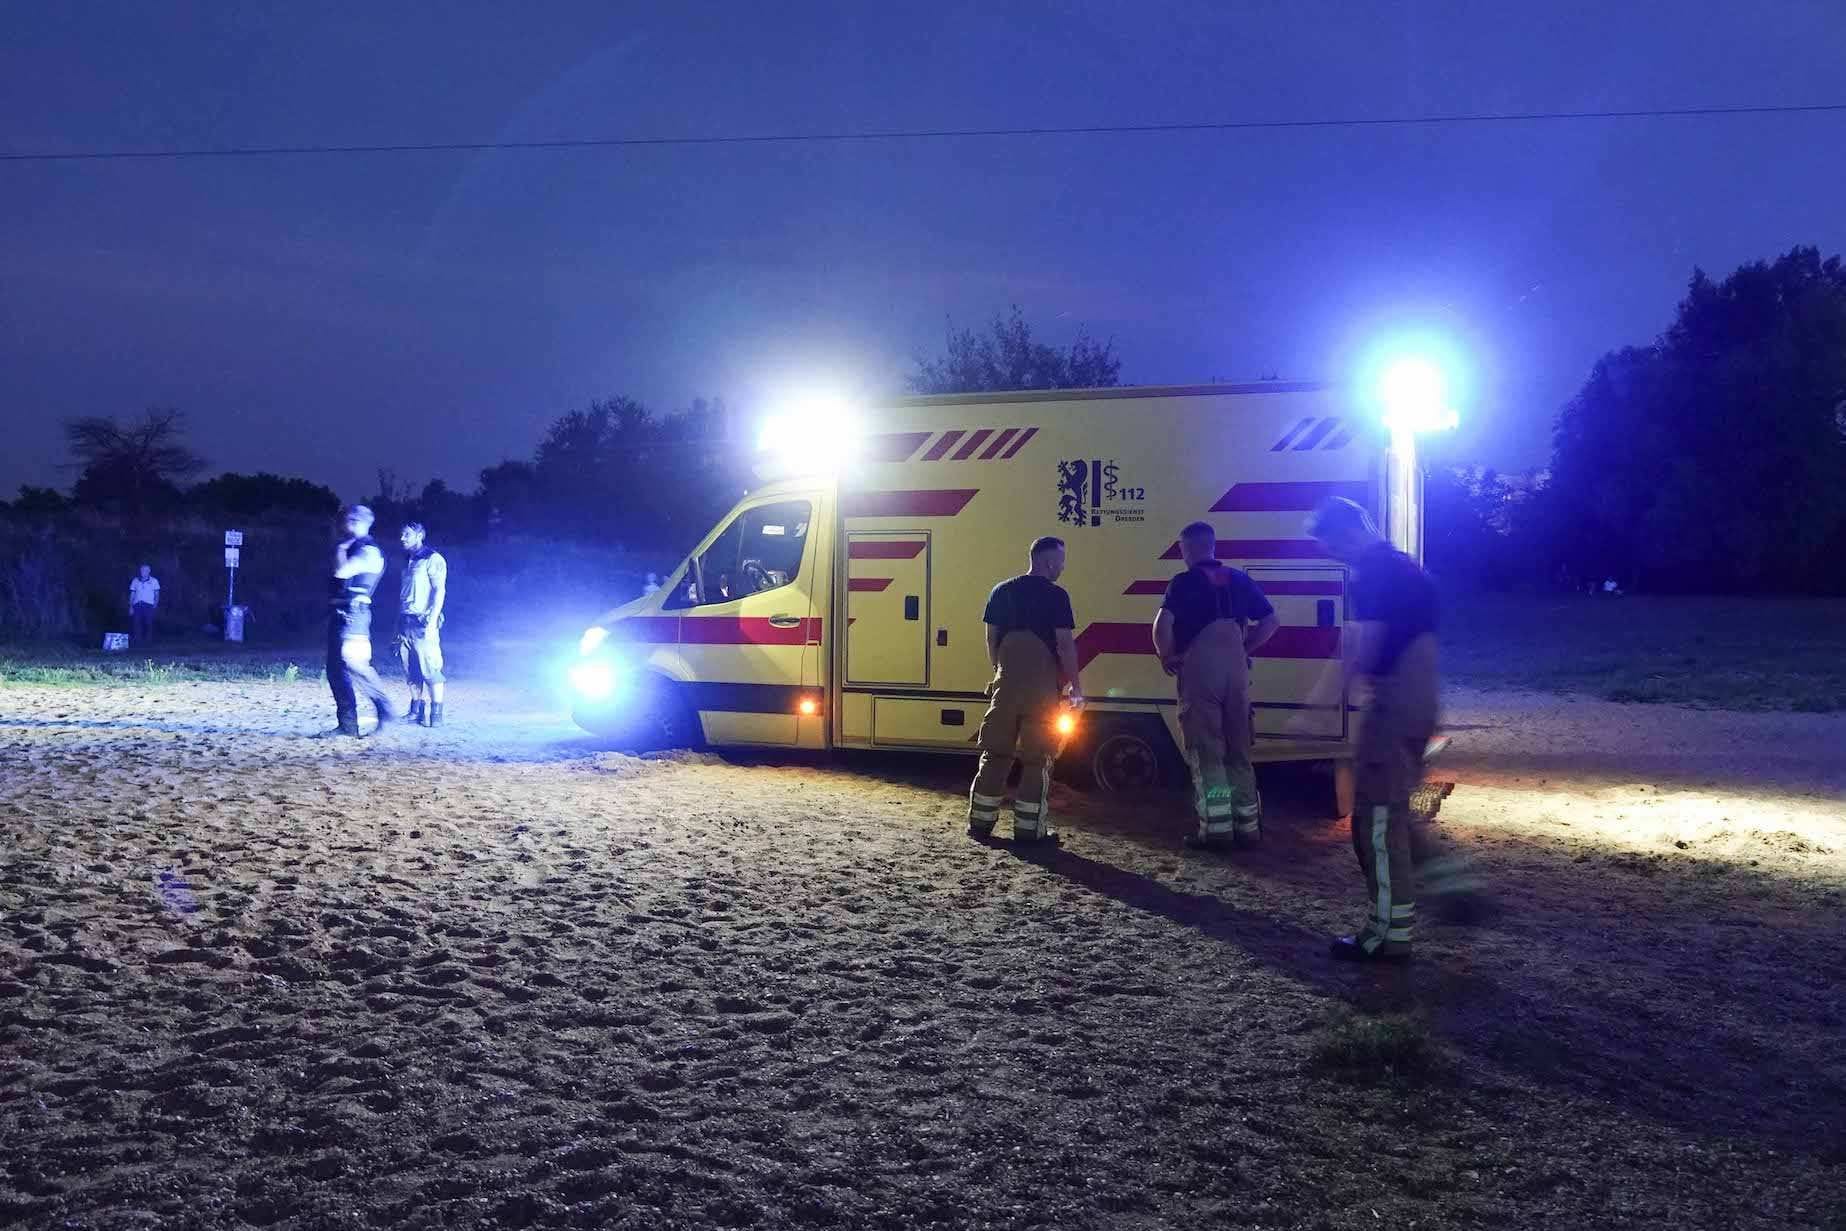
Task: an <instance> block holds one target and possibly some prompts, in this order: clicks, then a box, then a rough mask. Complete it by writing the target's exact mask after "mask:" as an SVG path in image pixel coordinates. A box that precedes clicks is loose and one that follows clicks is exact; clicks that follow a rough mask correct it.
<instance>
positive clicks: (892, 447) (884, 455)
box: [865, 432, 931, 462]
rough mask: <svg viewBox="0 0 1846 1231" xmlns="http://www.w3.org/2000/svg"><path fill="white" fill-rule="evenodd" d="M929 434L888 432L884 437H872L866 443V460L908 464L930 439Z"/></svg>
mask: <svg viewBox="0 0 1846 1231" xmlns="http://www.w3.org/2000/svg"><path fill="white" fill-rule="evenodd" d="M930 435H931V433H929V432H887V433H885V434H884V435H882V436H870V437H867V438H866V442H865V460H866V461H868V462H907V461H909V460H910V457H911V455H912V454H913V453H915V452H916V451H917V450H918V449H920V448H922V447H923V442H924V441H926V440H928V439H929V438H930Z"/></svg>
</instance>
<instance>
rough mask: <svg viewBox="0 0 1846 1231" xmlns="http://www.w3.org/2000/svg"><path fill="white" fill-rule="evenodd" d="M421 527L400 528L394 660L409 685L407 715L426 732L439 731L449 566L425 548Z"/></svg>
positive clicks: (410, 524) (425, 534) (417, 525)
mask: <svg viewBox="0 0 1846 1231" xmlns="http://www.w3.org/2000/svg"><path fill="white" fill-rule="evenodd" d="M426 537H428V532H427V531H425V530H424V528H423V523H422V522H416V521H413V522H406V523H405V524H404V528H403V530H402V531H400V532H399V533H398V536H397V541H398V542H399V543H401V544H403V547H404V551H405V556H404V575H403V579H402V581H401V582H400V583H399V586H398V617H397V620H398V628H397V656H398V661H400V662H402V663H403V664H404V678H405V679H406V680H408V681H409V682H410V712H409V713H408V714H405V715H404V717H405V718H407V719H408V720H410V721H411V722H419V723H422V724H423V725H424V726H426V727H439V726H441V725H442V683H443V676H442V609H443V604H444V603H446V602H447V601H448V597H449V562H448V561H447V560H444V559H443V558H442V553H441V552H439V551H437V550H435V549H434V548H432V547H430V546H428V545H427V544H426V543H425V542H424V539H425V538H426Z"/></svg>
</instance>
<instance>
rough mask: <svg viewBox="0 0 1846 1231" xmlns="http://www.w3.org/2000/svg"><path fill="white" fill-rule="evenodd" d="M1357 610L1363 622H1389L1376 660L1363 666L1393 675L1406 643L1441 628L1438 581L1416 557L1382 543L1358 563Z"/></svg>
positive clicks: (1354, 586) (1354, 575)
mask: <svg viewBox="0 0 1846 1231" xmlns="http://www.w3.org/2000/svg"><path fill="white" fill-rule="evenodd" d="M1352 612H1353V617H1354V618H1355V619H1357V620H1359V621H1361V622H1365V621H1376V622H1377V623H1380V624H1383V625H1384V626H1385V628H1384V636H1383V637H1381V638H1379V640H1378V644H1377V645H1376V646H1375V647H1374V648H1373V650H1372V655H1371V658H1372V661H1371V662H1369V663H1362V664H1360V668H1359V669H1360V670H1361V671H1363V672H1364V673H1365V674H1367V675H1388V674H1390V672H1391V669H1392V668H1393V667H1395V666H1397V660H1398V658H1399V657H1400V656H1401V655H1402V654H1403V652H1404V647H1405V646H1407V645H1409V644H1410V643H1411V642H1412V641H1415V640H1416V639H1417V638H1418V637H1421V636H1422V635H1423V634H1424V633H1433V632H1435V631H1436V585H1435V583H1434V582H1432V581H1431V580H1430V579H1429V575H1428V574H1427V573H1425V572H1424V571H1423V570H1422V568H1421V567H1420V566H1418V564H1417V562H1416V561H1415V560H1412V559H1411V558H1410V557H1409V556H1407V555H1405V554H1404V553H1403V552H1401V551H1399V550H1397V548H1395V547H1393V546H1391V545H1390V544H1389V543H1379V544H1377V545H1375V546H1373V547H1368V548H1367V549H1366V551H1365V554H1364V555H1362V556H1360V557H1359V559H1358V560H1357V561H1356V562H1355V563H1354V565H1353V573H1352Z"/></svg>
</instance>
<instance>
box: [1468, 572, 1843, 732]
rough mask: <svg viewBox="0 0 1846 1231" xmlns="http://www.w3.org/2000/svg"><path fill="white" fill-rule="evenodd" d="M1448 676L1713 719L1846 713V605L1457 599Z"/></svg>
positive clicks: (1476, 684) (1791, 601)
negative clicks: (1717, 714)
mask: <svg viewBox="0 0 1846 1231" xmlns="http://www.w3.org/2000/svg"><path fill="white" fill-rule="evenodd" d="M1442 654H1443V670H1444V675H1445V676H1446V677H1447V678H1448V679H1449V680H1451V681H1453V682H1455V683H1459V684H1467V685H1471V686H1473V687H1476V688H1517V689H1526V690H1531V691H1538V692H1556V693H1579V694H1582V695H1584V696H1589V697H1596V698H1599V699H1601V700H1605V701H1626V702H1669V703H1673V704H1679V705H1694V706H1700V707H1703V708H1707V709H1732V710H1796V711H1801V712H1805V713H1832V712H1835V711H1838V710H1842V709H1846V601H1843V600H1829V599H1762V598H1655V597H1623V598H1600V597H1593V596H1590V595H1537V596H1530V595H1465V594H1464V595H1454V596H1451V597H1450V599H1449V601H1448V603H1447V607H1446V610H1445V627H1444V629H1443V645H1442Z"/></svg>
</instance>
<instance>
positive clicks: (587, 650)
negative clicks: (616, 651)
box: [577, 624, 609, 654]
mask: <svg viewBox="0 0 1846 1231" xmlns="http://www.w3.org/2000/svg"><path fill="white" fill-rule="evenodd" d="M607 640H609V630H608V629H606V628H604V627H603V626H602V625H600V624H592V625H591V626H590V627H588V628H586V629H584V630H583V636H582V637H579V638H578V639H577V653H579V654H593V653H595V652H596V647H597V646H599V645H601V644H602V643H603V642H605V641H607Z"/></svg>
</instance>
